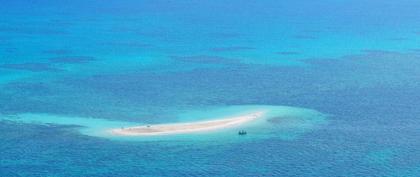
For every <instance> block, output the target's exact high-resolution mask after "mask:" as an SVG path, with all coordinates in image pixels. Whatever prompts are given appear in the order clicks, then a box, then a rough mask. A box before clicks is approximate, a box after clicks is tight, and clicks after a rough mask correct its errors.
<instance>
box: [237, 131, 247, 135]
mask: <svg viewBox="0 0 420 177" xmlns="http://www.w3.org/2000/svg"><path fill="white" fill-rule="evenodd" d="M246 134H247V133H246V131H245V130H240V131H239V132H238V135H246Z"/></svg>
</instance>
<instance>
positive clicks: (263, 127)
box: [2, 105, 327, 141]
mask: <svg viewBox="0 0 420 177" xmlns="http://www.w3.org/2000/svg"><path fill="white" fill-rule="evenodd" d="M260 111H261V112H264V114H263V116H262V117H260V118H258V119H255V120H253V121H250V122H247V123H244V124H240V125H238V126H234V127H229V128H223V129H217V130H208V131H203V132H194V133H181V134H172V135H157V136H134V137H133V136H129V137H126V136H121V135H114V134H112V133H111V130H112V129H119V128H125V127H133V126H139V125H148V122H141V121H139V122H126V121H116V120H107V119H97V118H83V117H65V116H59V115H51V114H34V113H27V114H19V115H13V116H12V115H4V116H2V119H4V120H10V121H16V122H20V123H31V124H43V125H49V124H58V125H73V126H77V127H78V128H77V129H78V130H79V131H80V133H82V134H84V135H88V136H93V137H101V138H108V139H113V140H141V141H154V140H204V141H215V140H217V141H232V140H237V139H238V137H239V136H238V131H239V130H246V131H247V132H248V134H247V135H246V136H241V137H240V140H252V139H260V138H280V139H283V140H292V139H295V138H297V137H299V136H300V135H302V134H304V133H306V132H309V131H312V130H315V129H316V128H317V127H319V126H322V125H323V124H325V123H326V122H327V119H326V115H324V114H322V113H320V112H317V111H315V110H311V109H304V108H296V107H287V106H260V105H252V106H226V107H208V108H206V109H200V110H190V111H184V112H177V113H174V117H176V119H177V122H175V123H185V122H198V121H208V120H215V119H226V118H231V117H235V116H241V115H246V114H250V113H254V112H260ZM169 123H173V122H169Z"/></svg>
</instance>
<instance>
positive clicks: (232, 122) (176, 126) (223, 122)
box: [110, 111, 264, 136]
mask: <svg viewBox="0 0 420 177" xmlns="http://www.w3.org/2000/svg"><path fill="white" fill-rule="evenodd" d="M263 115H264V112H263V111H258V112H253V113H248V114H245V115H240V116H234V117H229V118H224V119H215V120H208V121H200V122H189V123H173V124H156V125H142V126H133V127H125V128H115V129H111V130H110V132H111V134H113V135H117V136H153V135H169V134H182V133H194V132H203V131H210V130H216V129H224V128H229V127H235V126H238V125H242V124H244V123H247V122H251V121H253V120H256V119H258V118H261V117H263Z"/></svg>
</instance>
